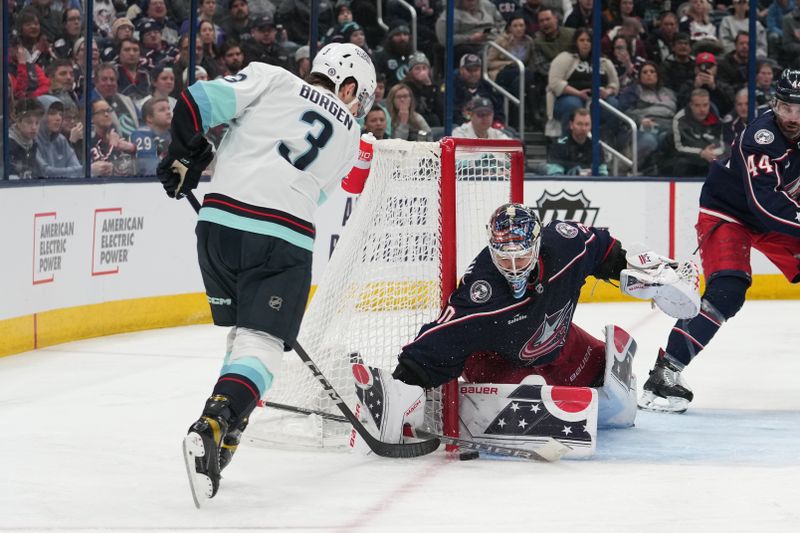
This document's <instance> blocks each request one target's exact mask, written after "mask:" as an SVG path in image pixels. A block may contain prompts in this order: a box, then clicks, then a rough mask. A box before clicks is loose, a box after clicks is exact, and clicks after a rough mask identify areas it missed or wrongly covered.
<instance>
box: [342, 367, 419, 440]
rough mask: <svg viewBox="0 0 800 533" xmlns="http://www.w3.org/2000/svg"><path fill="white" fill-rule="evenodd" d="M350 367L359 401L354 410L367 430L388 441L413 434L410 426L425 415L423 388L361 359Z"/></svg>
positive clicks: (413, 425)
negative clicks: (395, 377)
mask: <svg viewBox="0 0 800 533" xmlns="http://www.w3.org/2000/svg"><path fill="white" fill-rule="evenodd" d="M352 370H353V378H354V381H355V388H356V396H357V397H358V401H359V404H360V405H359V406H358V408H357V411H359V412H360V416H361V418H362V419H363V420H364V421H365V422H366V424H365V425H366V427H367V428H369V430H370V432H371V433H372V434H373V435H375V437H376V438H377V439H379V440H380V441H382V442H387V443H391V444H400V443H402V442H404V441H405V438H406V437H413V436H414V435H413V429H414V428H417V427H421V426H422V425H423V423H424V419H425V391H424V390H423V388H422V387H418V386H416V385H407V384H405V383H403V382H402V381H399V380H396V379H394V378H393V377H392V376H391V373H389V372H387V371H384V370H381V369H378V368H373V367H370V366H367V365H364V364H361V363H357V364H354V365H353V366H352ZM407 427H408V428H410V429H411V433H408V430H407V429H406V428H407ZM404 429H406V433H404ZM351 440H352V439H351Z"/></svg>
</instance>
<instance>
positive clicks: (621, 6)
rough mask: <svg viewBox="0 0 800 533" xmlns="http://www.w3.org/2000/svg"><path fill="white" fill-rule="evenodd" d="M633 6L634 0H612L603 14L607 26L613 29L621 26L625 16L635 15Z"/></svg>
mask: <svg viewBox="0 0 800 533" xmlns="http://www.w3.org/2000/svg"><path fill="white" fill-rule="evenodd" d="M633 7H634V6H633V0H610V1H609V3H608V7H607V8H606V9H605V10H603V13H602V16H601V18H602V20H603V23H604V24H605V27H606V28H611V29H613V28H616V27H617V26H621V25H622V20H623V19H624V18H625V17H635V16H636V15H634V13H633ZM592 26H593V25H592V24H590V25H589V26H586V27H587V28H591V27H592Z"/></svg>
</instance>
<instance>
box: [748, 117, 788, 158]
mask: <svg viewBox="0 0 800 533" xmlns="http://www.w3.org/2000/svg"><path fill="white" fill-rule="evenodd" d="M741 135H742V140H741V146H742V152H743V153H745V154H751V153H759V154H766V155H768V156H769V157H770V158H777V157H780V156H782V155H783V154H785V153H786V150H788V149H789V143H788V142H787V141H786V138H785V137H784V136H783V133H781V131H780V129H779V128H778V124H777V123H776V122H775V114H774V113H772V112H771V111H770V112H767V113H765V114H763V115H761V116H760V117H758V118H757V119H756V120H754V121H753V123H752V124H750V125H749V126H747V128H745V130H744V131H743V132H742V134H741Z"/></svg>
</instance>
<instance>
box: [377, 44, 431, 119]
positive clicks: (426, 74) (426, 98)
mask: <svg viewBox="0 0 800 533" xmlns="http://www.w3.org/2000/svg"><path fill="white" fill-rule="evenodd" d="M408 66H409V68H408V72H407V73H406V77H405V78H403V83H405V84H406V85H407V86H408V87H409V88H410V89H411V92H412V94H413V95H414V102H415V107H414V109H415V110H416V111H417V113H419V114H420V115H422V118H424V119H425V122H427V123H428V125H430V126H431V127H432V128H437V127H440V126H441V125H442V117H443V116H444V110H443V109H442V94H441V92H440V91H439V86H438V85H435V84H434V83H433V79H432V76H431V63H430V61H428V58H427V57H425V54H423V53H422V52H417V53H415V54H413V55H412V56H411V58H410V59H409V60H408ZM376 101H377V98H376Z"/></svg>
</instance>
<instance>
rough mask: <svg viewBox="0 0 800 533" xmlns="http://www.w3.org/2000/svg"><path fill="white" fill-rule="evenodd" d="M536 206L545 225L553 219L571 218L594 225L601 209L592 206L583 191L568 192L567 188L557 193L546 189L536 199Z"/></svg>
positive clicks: (585, 224) (587, 224)
mask: <svg viewBox="0 0 800 533" xmlns="http://www.w3.org/2000/svg"><path fill="white" fill-rule="evenodd" d="M536 207H538V208H539V218H540V219H541V220H542V224H543V225H547V224H549V223H550V222H552V221H553V220H571V221H574V222H580V223H581V224H583V225H584V226H594V223H595V220H596V219H597V213H598V212H599V211H600V209H599V208H597V207H591V202H590V201H589V199H588V198H586V195H585V194H584V193H583V191H578V192H577V193H568V192H567V191H566V190H565V189H561V191H560V192H557V193H555V194H553V193H551V192H549V191H544V192H543V193H542V195H541V196H540V197H539V199H538V200H536Z"/></svg>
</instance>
